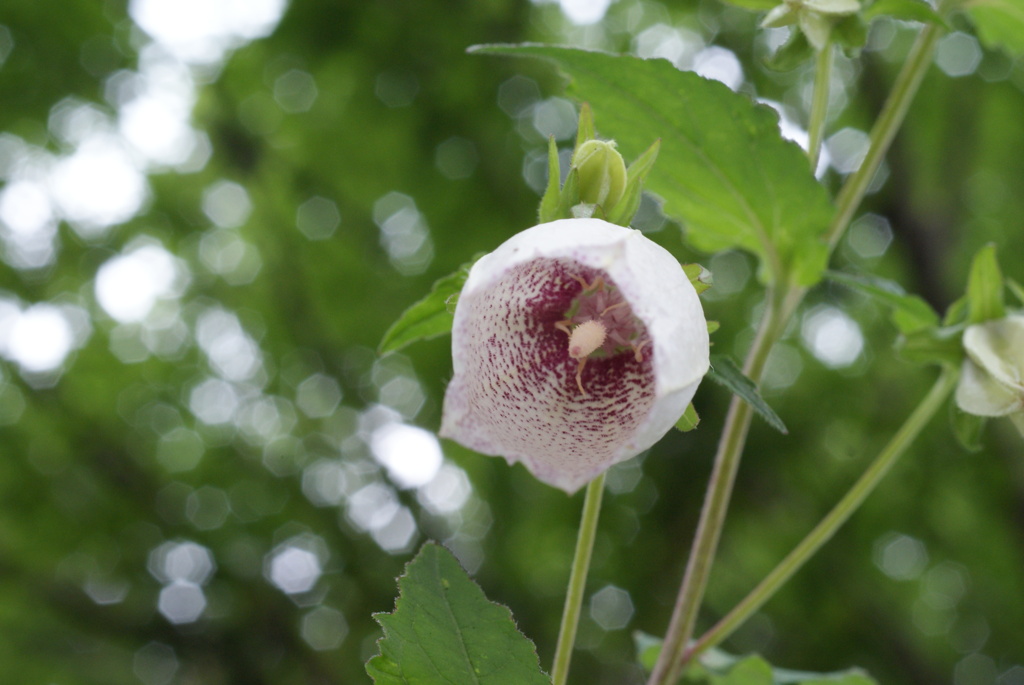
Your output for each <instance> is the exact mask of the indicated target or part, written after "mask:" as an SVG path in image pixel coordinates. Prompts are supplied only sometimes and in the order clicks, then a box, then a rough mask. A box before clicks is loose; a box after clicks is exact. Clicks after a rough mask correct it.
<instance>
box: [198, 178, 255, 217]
mask: <svg viewBox="0 0 1024 685" xmlns="http://www.w3.org/2000/svg"><path fill="white" fill-rule="evenodd" d="M251 212H252V201H251V200H250V199H249V193H248V192H246V190H245V188H243V187H242V186H241V185H239V184H237V183H234V182H232V181H217V182H216V183H214V184H213V185H211V186H210V187H209V188H207V189H206V191H205V192H204V193H203V213H205V214H206V216H208V217H209V218H210V221H212V222H213V223H215V224H217V225H218V226H220V227H221V228H234V227H236V226H241V225H242V224H244V223H245V222H246V220H247V219H248V218H249V214H250V213H251Z"/></svg>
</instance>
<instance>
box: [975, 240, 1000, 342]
mask: <svg viewBox="0 0 1024 685" xmlns="http://www.w3.org/2000/svg"><path fill="white" fill-rule="evenodd" d="M967 312H968V313H967V321H968V323H972V324H974V323H984V322H985V321H991V320H992V319H1001V318H1003V317H1004V316H1006V307H1005V306H1004V305H1003V272H1002V271H1001V270H1000V269H999V262H998V261H997V260H996V246H995V245H992V244H989V245H986V246H985V247H983V248H981V249H980V250H978V254H976V255H974V260H973V261H972V262H971V272H970V275H969V276H968V277H967Z"/></svg>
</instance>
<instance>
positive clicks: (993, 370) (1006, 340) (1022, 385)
mask: <svg viewBox="0 0 1024 685" xmlns="http://www.w3.org/2000/svg"><path fill="white" fill-rule="evenodd" d="M963 341H964V349H965V350H967V355H968V356H969V357H970V358H971V359H972V360H973V361H974V363H975V364H977V365H978V366H980V367H981V368H983V369H984V370H985V371H987V372H988V373H989V374H990V375H991V376H992V377H993V378H995V379H996V380H997V381H999V382H1000V383H1002V384H1003V385H1005V386H1007V387H1009V388H1012V389H1014V390H1016V391H1017V393H1018V394H1022V393H1024V316H1020V315H1017V314H1011V315H1010V316H1007V317H1005V318H1002V319H994V320H992V321H986V322H985V323H979V324H975V325H973V326H968V328H967V330H966V331H964V338H963Z"/></svg>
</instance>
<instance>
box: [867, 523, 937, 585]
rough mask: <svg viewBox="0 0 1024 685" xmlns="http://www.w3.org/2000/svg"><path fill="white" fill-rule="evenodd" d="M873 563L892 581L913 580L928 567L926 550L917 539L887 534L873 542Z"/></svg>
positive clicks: (898, 534) (899, 534) (897, 534)
mask: <svg viewBox="0 0 1024 685" xmlns="http://www.w3.org/2000/svg"><path fill="white" fill-rule="evenodd" d="M874 561H875V566H877V567H878V568H879V569H880V570H881V571H882V573H884V574H885V575H887V576H889V577H890V578H892V579H894V580H913V579H915V578H918V577H919V576H920V575H921V573H922V572H923V571H924V569H925V567H926V566H927V565H928V550H927V549H925V546H924V543H923V542H921V541H920V540H918V539H917V538H912V537H910V536H909V535H903V534H901V533H888V534H886V535H884V536H882V538H880V539H879V540H877V541H876V542H875V546H874Z"/></svg>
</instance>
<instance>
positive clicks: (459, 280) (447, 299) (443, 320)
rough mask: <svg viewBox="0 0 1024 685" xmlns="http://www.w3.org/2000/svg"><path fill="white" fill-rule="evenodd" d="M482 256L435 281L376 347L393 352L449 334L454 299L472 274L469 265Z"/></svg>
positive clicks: (384, 351) (383, 352)
mask: <svg viewBox="0 0 1024 685" xmlns="http://www.w3.org/2000/svg"><path fill="white" fill-rule="evenodd" d="M481 256H482V255H481V254H478V255H476V256H474V257H473V259H471V260H470V261H468V262H466V263H465V264H463V265H462V266H460V267H459V269H458V271H456V272H455V273H453V274H449V275H448V276H445V277H444V278H440V279H438V280H437V281H435V282H434V285H433V287H431V289H430V294H428V295H427V296H426V297H424V298H423V299H422V300H420V301H419V302H417V303H416V304H414V305H412V306H411V307H409V308H408V309H406V310H405V311H404V312H402V315H401V316H400V317H398V320H397V321H395V323H393V324H391V327H390V328H389V329H388V330H387V332H386V333H385V334H384V338H383V339H382V340H381V341H380V345H379V346H378V347H377V353H378V354H386V353H388V352H394V351H396V350H400V349H402V348H403V347H405V346H406V345H411V344H412V343H414V342H419V341H420V340H429V339H431V338H436V337H437V336H439V335H444V334H445V333H450V332H451V330H452V321H453V319H454V312H455V301H456V299H458V296H459V293H460V292H462V286H463V285H465V283H466V279H467V278H468V277H469V269H470V267H472V266H473V264H474V263H475V262H476V260H477V259H479V258H480V257H481Z"/></svg>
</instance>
